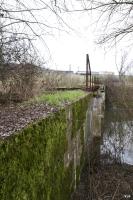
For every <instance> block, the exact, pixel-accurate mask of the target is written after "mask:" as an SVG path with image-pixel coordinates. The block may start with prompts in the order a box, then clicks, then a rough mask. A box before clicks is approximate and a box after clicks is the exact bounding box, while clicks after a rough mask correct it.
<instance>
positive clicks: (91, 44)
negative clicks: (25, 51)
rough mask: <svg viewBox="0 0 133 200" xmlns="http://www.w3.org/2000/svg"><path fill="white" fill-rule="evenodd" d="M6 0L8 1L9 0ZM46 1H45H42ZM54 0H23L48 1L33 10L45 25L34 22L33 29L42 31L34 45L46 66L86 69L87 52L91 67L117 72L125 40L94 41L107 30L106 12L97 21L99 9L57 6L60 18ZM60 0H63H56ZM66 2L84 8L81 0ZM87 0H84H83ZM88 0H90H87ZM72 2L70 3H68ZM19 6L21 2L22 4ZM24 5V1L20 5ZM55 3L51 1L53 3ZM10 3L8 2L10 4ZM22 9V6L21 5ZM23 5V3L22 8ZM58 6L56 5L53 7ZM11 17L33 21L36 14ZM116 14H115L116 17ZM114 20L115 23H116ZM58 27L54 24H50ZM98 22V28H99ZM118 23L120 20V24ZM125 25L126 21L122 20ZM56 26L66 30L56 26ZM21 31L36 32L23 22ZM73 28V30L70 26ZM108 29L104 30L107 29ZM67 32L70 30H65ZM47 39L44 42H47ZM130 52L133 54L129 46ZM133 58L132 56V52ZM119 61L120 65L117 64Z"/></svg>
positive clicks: (19, 27) (29, 4) (31, 4)
mask: <svg viewBox="0 0 133 200" xmlns="http://www.w3.org/2000/svg"><path fill="white" fill-rule="evenodd" d="M5 1H7V4H8V2H9V1H8V0H5ZM11 2H12V4H11V5H10V7H11V8H10V9H13V10H14V9H15V8H14V6H15V3H16V0H11ZM43 2H44V3H43ZM50 2H52V1H51V0H45V1H39V0H38V1H37V2H36V4H37V5H35V1H34V0H31V1H29V3H28V1H27V0H23V3H25V5H27V7H32V8H38V6H39V7H44V6H46V5H45V3H46V4H47V5H48V6H46V9H44V10H42V11H34V16H35V17H36V18H37V19H38V20H39V21H40V22H42V23H45V24H46V26H45V25H40V26H37V25H36V24H34V23H33V24H32V27H33V29H34V31H35V32H36V33H37V34H41V36H42V38H43V41H42V40H41V41H40V40H37V41H36V42H35V46H36V47H37V49H38V50H39V52H40V55H41V56H42V57H43V58H44V60H45V61H46V64H45V67H47V68H51V69H58V70H70V69H71V70H73V71H78V70H80V71H84V70H85V69H86V63H85V61H86V54H87V53H88V54H89V56H90V63H91V68H92V71H113V72H115V73H117V67H118V66H119V65H120V57H121V54H122V52H123V49H124V48H125V44H126V45H127V43H124V42H123V43H122V44H121V45H120V44H119V45H117V47H115V48H111V49H110V46H109V45H108V46H107V45H106V46H98V45H96V43H95V41H96V40H97V39H98V37H99V36H100V35H101V31H103V30H104V26H103V23H102V22H104V20H105V19H106V16H104V17H103V18H102V20H103V21H101V18H100V21H99V22H100V23H98V24H97V17H98V14H99V13H98V12H97V11H96V12H94V13H88V12H86V13H85V12H74V13H63V12H60V11H59V10H58V13H59V15H60V17H61V18H57V17H56V15H55V14H54V12H52V11H51V8H52V7H49V5H50ZM57 2H60V1H57ZM65 2H67V3H66V4H67V5H68V6H70V7H71V8H72V9H75V7H76V8H81V1H80V0H78V1H76V0H71V1H70V0H66V1H65ZM82 2H85V1H82ZM87 2H89V1H87ZM69 4H70V5H69ZM19 6H20V4H19ZM21 6H22V5H21ZM51 6H52V5H51ZM7 7H9V5H7ZM19 9H20V8H19ZM21 9H23V6H22V8H21ZM54 9H55V7H54ZM11 14H12V17H14V16H15V17H16V16H17V18H19V17H21V18H22V19H26V20H31V21H33V20H34V18H32V16H31V15H30V13H29V12H25V13H23V15H22V16H21V14H20V13H11ZM62 19H63V20H65V22H66V23H67V25H68V26H69V28H68V27H67V25H64V24H63V23H62ZM115 20H116V18H114V21H115ZM7 22H8V21H7ZM113 24H115V23H113ZM47 25H48V26H50V27H53V26H54V27H55V28H52V29H51V28H50V27H48V26H47ZM97 25H98V28H97ZM117 25H118V24H117ZM122 25H123V24H122ZM57 28H59V29H62V30H63V31H60V30H57ZM17 29H18V31H20V32H21V31H24V32H25V33H26V32H28V34H30V35H33V33H32V31H31V30H30V29H29V27H28V26H21V25H19V24H17ZM71 29H73V30H71ZM106 31H107V30H106V29H105V30H104V33H106ZM66 32H67V33H66ZM44 43H45V44H44ZM128 52H130V54H132V52H131V51H130V49H129V48H128ZM129 57H130V58H132V56H131V55H130V56H129ZM116 63H117V66H116Z"/></svg>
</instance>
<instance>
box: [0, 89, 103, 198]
mask: <svg viewBox="0 0 133 200" xmlns="http://www.w3.org/2000/svg"><path fill="white" fill-rule="evenodd" d="M100 96H101V97H100ZM103 105H104V93H101V94H100V95H98V97H95V98H93V96H92V94H90V95H87V96H86V97H85V98H83V99H80V100H79V101H77V102H75V103H73V104H72V105H70V106H67V107H66V108H64V109H62V110H60V111H59V112H57V113H55V114H54V115H52V116H50V117H48V118H46V119H42V120H40V121H38V122H36V123H34V124H31V125H29V126H28V127H26V128H25V129H24V130H23V131H22V132H20V133H18V134H14V135H12V136H11V137H9V138H6V139H4V140H1V141H0V199H1V200H8V199H10V200H29V199H31V200H43V199H44V200H70V196H71V194H72V192H73V191H74V190H75V188H76V187H77V185H78V182H79V179H80V174H81V170H82V168H83V166H84V163H85V162H86V159H87V155H88V153H89V151H90V147H89V145H90V143H91V138H92V137H93V136H99V135H100V134H101V118H102V117H103V112H102V110H103Z"/></svg>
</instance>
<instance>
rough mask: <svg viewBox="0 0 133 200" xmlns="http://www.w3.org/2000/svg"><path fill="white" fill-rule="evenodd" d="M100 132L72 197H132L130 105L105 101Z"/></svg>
mask: <svg viewBox="0 0 133 200" xmlns="http://www.w3.org/2000/svg"><path fill="white" fill-rule="evenodd" d="M101 133H102V134H101V137H94V138H93V141H92V149H93V153H92V155H91V159H90V162H89V163H88V164H87V165H86V166H85V168H84V169H83V173H82V175H81V181H80V184H79V187H78V188H77V191H76V192H75V194H74V198H73V200H119V199H122V200H124V199H129V200H133V109H131V108H130V109H127V108H125V109H124V108H119V107H115V106H108V105H106V106H105V113H104V118H103V119H102V128H101ZM91 152H92V151H91Z"/></svg>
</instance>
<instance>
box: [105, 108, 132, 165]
mask: <svg viewBox="0 0 133 200" xmlns="http://www.w3.org/2000/svg"><path fill="white" fill-rule="evenodd" d="M102 133H103V137H102V138H103V140H102V144H101V153H102V154H103V155H108V158H109V159H108V161H109V162H111V160H112V161H114V160H116V161H117V162H120V163H127V164H129V165H133V110H131V109H130V110H128V109H118V108H111V109H108V110H106V111H105V117H104V122H103V130H102Z"/></svg>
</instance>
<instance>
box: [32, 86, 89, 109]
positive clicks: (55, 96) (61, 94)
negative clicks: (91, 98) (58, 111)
mask: <svg viewBox="0 0 133 200" xmlns="http://www.w3.org/2000/svg"><path fill="white" fill-rule="evenodd" d="M86 95H87V93H86V92H84V91H82V90H73V91H58V92H55V93H52V94H42V95H41V96H37V97H35V98H33V99H32V100H30V102H31V103H48V104H50V105H56V106H61V105H64V104H65V103H71V102H74V101H76V100H78V99H80V98H81V97H84V96H86Z"/></svg>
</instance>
